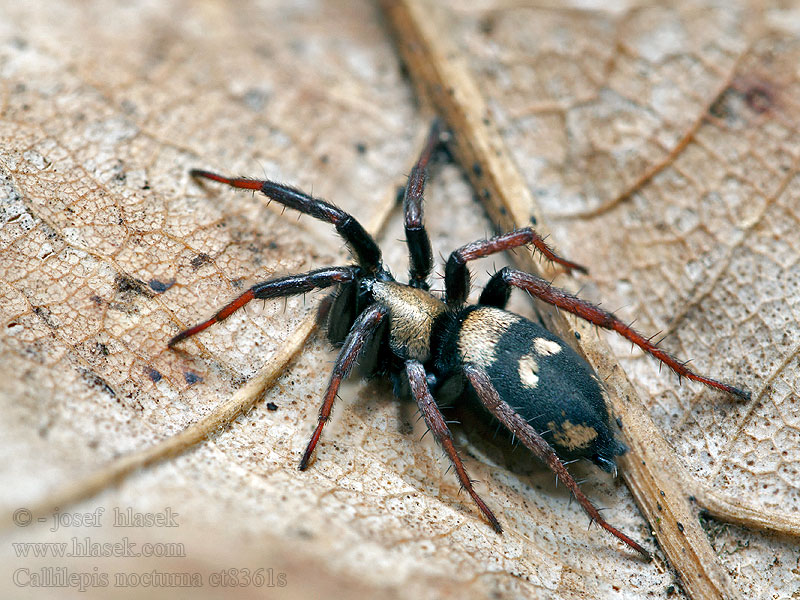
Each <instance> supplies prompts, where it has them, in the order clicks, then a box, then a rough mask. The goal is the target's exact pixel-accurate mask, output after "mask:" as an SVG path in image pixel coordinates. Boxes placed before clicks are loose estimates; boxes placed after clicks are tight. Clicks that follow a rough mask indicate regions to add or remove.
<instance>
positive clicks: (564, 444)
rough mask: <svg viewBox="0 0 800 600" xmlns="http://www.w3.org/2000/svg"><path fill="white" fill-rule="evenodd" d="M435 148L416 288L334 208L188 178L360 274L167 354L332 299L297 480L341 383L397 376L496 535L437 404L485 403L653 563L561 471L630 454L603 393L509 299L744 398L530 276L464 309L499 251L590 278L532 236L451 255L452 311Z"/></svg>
mask: <svg viewBox="0 0 800 600" xmlns="http://www.w3.org/2000/svg"><path fill="white" fill-rule="evenodd" d="M441 136H442V127H441V124H440V123H439V122H438V121H436V122H434V124H433V126H432V127H431V132H430V134H429V136H428V140H427V142H426V144H425V147H424V149H423V151H422V154H421V155H420V157H419V160H418V161H417V163H416V165H415V166H414V168H413V169H412V171H411V174H410V175H409V178H408V184H407V185H406V188H405V195H404V198H403V210H404V224H405V234H406V240H407V242H408V249H409V282H408V284H403V283H399V282H397V281H396V280H395V279H394V278H393V277H392V275H391V274H390V273H389V272H388V271H387V270H386V269H385V268H384V265H383V263H382V260H381V251H380V248H379V247H378V245H377V243H376V242H375V240H374V239H373V238H372V237H371V236H370V235H369V234H368V233H367V231H366V230H365V229H364V228H363V227H362V226H361V224H360V223H359V222H358V221H357V220H356V219H355V218H353V217H352V216H351V215H349V214H348V213H346V212H344V211H343V210H341V209H339V208H337V207H335V206H334V205H332V204H330V203H328V202H326V201H324V200H320V199H318V198H313V197H312V196H310V195H308V194H306V193H304V192H302V191H300V190H298V189H295V188H292V187H289V186H286V185H283V184H280V183H276V182H274V181H268V180H254V179H247V178H229V177H223V176H221V175H217V174H215V173H211V172H209V171H202V170H193V171H191V175H192V176H193V177H202V178H206V179H211V180H213V181H218V182H221V183H225V184H227V185H230V186H232V187H235V188H241V189H247V190H259V191H261V192H262V193H264V194H265V195H266V196H267V197H268V198H269V199H270V200H274V201H275V202H279V203H281V204H283V205H284V206H286V207H289V208H293V209H295V210H298V211H300V212H301V213H305V214H308V215H310V216H312V217H314V218H316V219H319V220H321V221H325V222H328V223H331V224H333V225H334V226H335V227H336V231H337V232H338V233H339V235H340V236H341V237H342V238H343V239H344V240H345V242H346V243H347V245H348V246H349V248H350V251H351V252H352V254H353V256H354V258H355V261H356V264H354V265H347V266H341V267H327V268H323V269H317V270H314V271H310V272H308V273H304V274H300V275H289V276H286V277H279V278H276V279H271V280H269V281H264V282H261V283H257V284H256V285H254V286H253V287H251V288H250V289H249V290H247V291H246V292H244V293H243V294H241V295H240V296H239V297H238V298H236V299H234V300H233V301H232V302H230V303H229V304H227V305H225V306H224V307H222V309H220V310H219V312H217V314H215V315H214V316H213V317H211V318H210V319H208V320H207V321H204V322H202V323H200V324H198V325H195V326H194V327H191V328H189V329H186V330H185V331H182V332H181V333H179V334H178V335H176V336H175V337H174V338H172V339H171V340H170V341H169V346H170V347H172V346H174V345H175V344H177V343H178V342H180V341H181V340H184V339H186V338H188V337H191V336H193V335H195V334H197V333H199V332H200V331H202V330H204V329H206V328H207V327H209V326H211V325H213V324H214V323H218V322H219V321H222V320H223V319H226V318H227V317H229V316H230V315H231V314H232V313H233V312H234V311H236V310H238V309H239V308H241V307H243V306H244V305H245V304H247V303H248V302H250V301H251V300H253V299H256V298H260V299H267V298H279V297H285V296H291V295H296V294H303V293H305V292H308V291H311V290H313V289H318V288H328V287H335V288H336V289H335V291H334V292H333V294H331V295H330V296H329V297H328V299H327V301H326V303H325V304H324V305H323V306H324V310H322V311H321V315H323V318H324V319H325V320H326V321H327V334H328V339H329V340H330V341H331V343H333V344H334V345H336V346H340V347H341V350H340V352H339V356H338V358H337V359H336V363H335V366H334V368H333V373H332V374H331V379H330V383H329V384H328V389H327V391H326V392H325V396H324V399H323V402H322V407H321V408H320V411H319V420H318V422H317V426H316V429H315V430H314V433H313V434H312V436H311V440H310V441H309V443H308V446H307V447H306V450H305V452H304V453H303V457H302V459H301V461H300V469H301V470H305V469H306V468H307V467H308V465H309V461H310V459H311V456H312V454H313V452H314V448H315V447H316V445H317V442H318V441H319V438H320V435H321V434H322V429H323V427H324V426H325V423H326V422H327V421H328V419H329V418H330V414H331V410H332V408H333V403H334V400H335V398H336V395H337V392H338V390H339V386H340V384H341V382H342V380H344V379H345V378H346V377H347V376H348V375H349V374H350V373H351V371H352V370H353V368H354V366H356V364H358V373H359V374H360V375H362V376H364V377H369V376H371V375H375V374H386V375H389V376H390V377H391V378H392V379H393V381H394V383H395V390H397V391H398V393H400V394H408V393H410V395H411V396H413V397H414V399H415V400H416V402H417V404H418V406H419V410H420V413H421V414H422V417H423V418H424V420H425V423H426V424H427V426H428V428H429V429H430V431H432V432H433V434H434V436H435V438H436V441H437V442H438V443H439V444H440V445H441V446H442V448H443V449H444V451H445V452H446V454H447V456H448V458H449V459H450V461H451V462H452V465H453V467H454V470H455V473H456V476H457V477H458V479H459V481H460V483H461V485H462V486H463V488H464V489H465V490H467V492H468V493H469V495H470V496H471V497H472V499H473V501H474V502H475V504H477V506H478V508H479V509H480V511H481V512H482V513H483V515H484V516H485V517H486V519H487V520H488V521H489V523H490V524H491V526H492V527H493V528H494V530H495V531H497V532H498V533H502V527H501V526H500V522H499V521H498V520H497V517H495V515H494V513H493V512H492V511H491V509H490V508H489V507H488V506H487V505H486V504H485V503H484V501H483V500H482V499H481V498H480V496H478V494H477V493H476V492H475V490H474V489H473V486H472V480H471V479H470V478H469V475H468V474H467V471H466V469H465V468H464V464H463V463H462V461H461V459H460V458H459V455H458V452H457V451H456V447H455V443H454V440H453V437H452V435H451V433H450V430H449V428H448V426H447V424H446V422H445V420H444V417H443V416H442V413H441V411H440V409H439V406H438V403H446V402H451V401H453V400H457V399H459V398H463V397H465V396H467V395H472V396H474V397H477V399H478V400H479V401H480V403H481V404H482V405H483V406H484V407H485V408H486V410H487V411H488V412H489V413H490V414H491V415H492V417H493V418H494V419H496V420H497V421H499V422H500V423H502V425H504V426H505V427H506V428H507V429H508V430H509V431H510V432H511V433H512V434H513V435H514V436H515V437H516V438H517V439H518V440H520V441H521V442H522V443H523V444H524V445H525V446H526V447H527V448H528V449H530V451H531V452H533V454H534V455H535V456H537V457H538V458H539V459H541V460H542V461H543V462H544V463H545V464H546V465H547V466H548V467H549V468H550V469H552V471H553V472H554V473H555V474H556V476H557V478H558V479H559V480H561V481H562V482H564V483H565V484H566V486H567V487H568V488H569V489H570V491H571V492H572V494H573V495H574V496H575V498H576V499H577V500H578V502H579V503H580V505H581V506H582V507H583V509H584V510H585V511H586V512H587V513H588V515H589V517H590V519H591V520H592V521H594V522H596V523H597V524H599V525H600V526H601V527H602V528H603V529H605V530H607V531H609V532H610V533H612V534H613V535H615V536H616V537H617V538H619V539H620V540H622V541H623V542H624V543H625V544H627V545H628V546H630V547H631V548H633V549H634V550H636V551H637V552H639V553H641V554H642V555H643V556H644V557H646V558H649V557H650V553H649V552H648V551H647V550H645V549H644V548H643V547H642V546H641V545H640V544H638V543H637V542H636V541H634V540H633V539H631V538H630V537H628V536H627V535H625V534H624V533H622V532H621V531H619V530H618V529H616V528H615V527H613V526H612V525H611V524H609V523H608V522H606V520H605V519H603V517H602V516H601V515H600V512H599V510H598V509H597V508H595V507H594V505H593V504H592V503H591V502H590V501H589V499H588V498H586V496H585V495H584V494H583V492H581V490H580V488H579V487H578V484H577V483H576V481H575V480H574V479H573V478H572V476H571V475H570V474H569V472H568V471H567V469H566V467H565V466H564V462H563V460H566V459H577V458H586V459H589V460H591V461H592V462H594V463H595V464H596V465H597V466H599V467H600V468H601V469H603V470H605V471H608V472H616V457H617V456H619V455H621V454H623V453H624V452H625V451H626V450H627V447H626V446H625V445H624V444H623V443H621V442H620V441H618V440H617V439H616V438H615V435H614V432H613V430H612V428H611V422H610V417H609V412H608V408H607V406H606V401H605V398H604V393H605V392H604V390H603V387H602V385H601V384H600V381H599V379H598V377H597V375H596V374H595V373H594V371H593V370H592V368H591V367H590V366H589V365H588V364H587V363H586V361H585V360H584V359H583V358H581V357H580V356H579V355H578V354H577V353H576V352H575V351H574V350H572V348H570V347H569V346H568V345H567V344H566V343H564V341H563V340H561V339H560V338H558V337H557V336H555V335H554V334H552V333H550V332H549V331H548V330H546V329H545V328H544V327H542V326H541V325H539V324H537V323H534V322H532V321H529V320H527V319H525V318H523V317H520V316H518V315H515V314H513V313H510V312H508V311H506V310H505V306H506V303H507V302H508V299H509V296H510V294H511V289H512V288H515V287H516V288H519V289H522V290H525V291H527V292H529V293H530V294H533V295H534V296H536V297H537V298H539V299H540V300H543V301H544V302H547V303H549V304H552V305H554V306H557V307H558V308H560V309H563V310H566V311H569V312H571V313H573V314H575V315H577V316H579V317H581V318H583V319H586V320H587V321H589V322H591V323H594V324H595V325H598V326H600V327H603V328H606V329H612V330H614V331H616V332H618V333H619V334H620V335H622V336H624V337H625V338H627V339H629V340H630V341H631V342H633V343H634V344H636V345H638V346H639V347H641V348H642V349H643V350H645V351H646V352H648V353H650V354H652V355H653V356H654V357H656V358H657V359H659V360H660V361H662V362H663V363H664V364H666V365H667V366H669V367H670V368H671V369H672V370H674V371H675V372H676V373H677V374H678V376H679V377H687V378H688V379H693V380H695V381H699V382H701V383H704V384H706V385H708V386H711V387H713V388H716V389H719V390H722V391H725V392H728V393H730V394H734V395H737V396H740V397H743V398H749V393H748V392H746V391H744V390H741V389H738V388H735V387H733V386H731V385H728V384H725V383H722V382H719V381H716V380H714V379H710V378H708V377H703V376H701V375H698V374H696V373H694V372H692V371H691V370H689V369H688V368H687V367H686V365H685V363H681V362H679V361H677V360H676V359H675V358H673V357H672V356H670V355H669V354H667V353H666V352H664V351H663V350H661V349H660V348H658V347H657V346H656V345H655V344H654V343H652V342H651V341H650V339H648V338H645V337H644V336H642V335H641V334H639V333H638V332H636V331H635V330H633V329H632V328H631V327H629V326H628V325H626V324H624V323H623V322H622V321H620V320H619V319H618V318H617V317H615V316H614V315H613V314H612V313H610V312H607V311H605V310H602V309H601V308H599V307H597V306H594V305H592V304H590V303H588V302H586V301H584V300H581V299H580V298H578V297H576V296H573V295H572V294H569V293H568V292H565V291H564V290H561V289H558V288H556V287H553V286H552V285H550V284H549V283H548V282H547V281H545V280H543V279H541V278H539V277H536V276H535V275H531V274H529V273H525V272H522V271H518V270H516V269H512V268H508V267H505V268H503V269H501V270H500V271H498V272H497V273H496V274H495V275H494V276H493V277H492V278H491V279H490V281H489V283H488V284H487V285H486V287H485V288H484V289H483V291H482V293H481V295H480V299H479V300H478V303H477V304H474V305H467V304H466V300H467V295H468V293H469V289H470V275H469V270H468V269H467V263H468V262H469V261H472V260H475V259H478V258H483V257H485V256H489V255H491V254H495V253H497V252H502V251H504V250H510V249H513V248H517V247H520V246H525V245H528V244H532V245H533V246H534V247H535V248H536V249H538V250H539V251H540V252H541V253H542V254H543V255H544V256H545V257H546V258H547V259H549V260H550V261H552V262H555V263H558V264H560V265H562V266H563V267H564V268H565V269H566V270H567V271H570V272H571V271H572V270H575V271H581V272H586V269H584V268H583V267H581V266H580V265H578V264H576V263H573V262H570V261H568V260H566V259H564V258H562V257H560V256H558V255H557V254H556V253H555V252H553V250H552V249H551V248H550V247H549V246H548V245H547V244H545V242H544V241H543V240H542V238H541V237H540V236H539V235H538V234H537V233H536V232H535V231H534V230H533V229H531V228H524V229H519V230H516V231H512V232H510V233H506V234H504V235H500V236H497V237H493V238H491V239H487V240H478V241H476V242H472V243H470V244H467V245H465V246H462V247H461V248H459V249H457V250H455V251H454V252H452V253H451V254H450V257H449V259H448V261H447V265H446V268H445V275H444V285H445V294H444V297H443V298H439V297H438V296H436V295H434V294H432V293H431V292H430V287H429V283H428V278H429V276H430V274H431V270H432V267H433V253H432V250H431V243H430V240H429V238H428V234H427V232H426V231H425V226H424V224H423V219H422V199H423V189H424V185H425V176H426V171H427V165H428V163H429V161H430V159H431V156H432V155H433V153H434V151H435V149H436V147H437V146H438V144H439V143H440V141H441Z"/></svg>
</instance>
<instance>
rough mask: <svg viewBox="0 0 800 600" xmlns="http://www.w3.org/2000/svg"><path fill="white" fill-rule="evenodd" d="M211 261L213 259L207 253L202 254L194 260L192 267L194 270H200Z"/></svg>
mask: <svg viewBox="0 0 800 600" xmlns="http://www.w3.org/2000/svg"><path fill="white" fill-rule="evenodd" d="M210 260H211V257H210V256H209V255H208V254H206V253H205V252H201V253H200V254H198V255H197V256H195V257H194V258H193V259H192V262H191V265H192V268H193V269H199V268H200V267H201V266H203V265H204V264H206V263H207V262H208V261H210Z"/></svg>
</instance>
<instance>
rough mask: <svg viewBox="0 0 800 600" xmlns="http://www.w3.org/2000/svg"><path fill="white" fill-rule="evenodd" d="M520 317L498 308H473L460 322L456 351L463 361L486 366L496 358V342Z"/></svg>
mask: <svg viewBox="0 0 800 600" xmlns="http://www.w3.org/2000/svg"><path fill="white" fill-rule="evenodd" d="M521 318H522V317H518V316H517V315H515V314H512V313H510V312H506V311H504V310H500V309H499V308H489V307H486V308H478V309H476V310H473V311H472V312H470V313H469V314H468V315H467V318H466V319H464V322H463V323H462V324H461V330H460V331H459V335H458V351H459V352H460V353H461V357H462V359H463V360H464V362H470V363H474V364H476V365H478V366H479V367H488V366H489V365H491V364H492V363H494V361H495V360H497V343H498V342H499V341H500V338H501V337H503V334H504V333H505V332H506V331H508V328H509V327H511V326H512V325H513V324H514V323H517V322H518V321H519V320H520V319H521Z"/></svg>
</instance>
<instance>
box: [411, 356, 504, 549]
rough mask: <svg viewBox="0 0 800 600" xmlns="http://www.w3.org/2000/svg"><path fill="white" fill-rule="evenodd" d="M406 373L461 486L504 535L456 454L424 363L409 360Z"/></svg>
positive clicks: (422, 410)
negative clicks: (430, 388) (429, 386)
mask: <svg viewBox="0 0 800 600" xmlns="http://www.w3.org/2000/svg"><path fill="white" fill-rule="evenodd" d="M406 373H407V374H408V381H409V383H410V384H411V392H412V394H413V395H414V399H415V400H416V401H417V404H418V405H419V410H420V413H421V414H422V418H423V419H425V423H426V424H427V425H428V429H429V430H430V431H432V432H433V435H434V437H435V438H436V441H437V442H439V444H440V445H441V446H442V448H443V449H444V451H445V452H446V453H447V456H448V457H449V458H450V462H452V463H453V467H454V468H455V471H456V475H457V476H458V480H459V481H460V482H461V485H462V486H463V488H464V489H465V490H467V492H469V495H470V496H471V497H472V499H473V500H474V501H475V504H477V505H478V508H479V509H480V510H481V512H482V513H483V514H484V516H485V517H486V519H487V520H488V521H489V523H491V525H492V528H493V529H494V530H495V531H496V532H497V533H503V528H502V527H501V526H500V522H499V521H498V520H497V517H495V516H494V513H492V511H491V510H490V509H489V507H488V506H486V503H485V502H484V501H483V500H482V499H481V497H480V496H478V494H477V493H476V492H475V490H474V489H473V487H472V480H471V479H470V478H469V475H468V474H467V470H466V469H465V468H464V464H463V463H462V462H461V458H459V456H458V452H456V447H455V442H454V441H453V435H452V434H451V433H450V429H449V428H448V427H447V423H445V420H444V417H443V416H442V413H441V411H440V410H439V407H438V406H437V405H436V401H435V400H434V399H433V396H431V392H430V390H429V389H428V383H427V381H426V378H425V368H424V367H423V366H422V363H420V362H418V361H416V360H407V361H406Z"/></svg>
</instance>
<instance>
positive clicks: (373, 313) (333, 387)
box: [300, 304, 389, 471]
mask: <svg viewBox="0 0 800 600" xmlns="http://www.w3.org/2000/svg"><path fill="white" fill-rule="evenodd" d="M387 314H389V311H388V309H387V308H386V307H384V306H382V305H380V304H372V305H370V306H369V307H367V308H366V309H365V310H364V312H362V313H361V314H360V315H359V316H358V318H357V319H356V321H355V323H353V327H352V328H351V329H350V333H348V334H347V338H346V339H345V340H344V345H343V346H342V349H341V350H340V351H339V356H338V357H337V358H336V364H335V365H334V367H333V372H332V373H331V380H330V383H328V389H327V390H326V391H325V397H324V399H323V401H322V406H321V407H320V409H319V421H318V422H317V427H316V429H314V433H313V435H312V436H311V440H310V441H309V442H308V446H306V451H305V452H304V453H303V458H302V459H301V460H300V470H301V471H305V470H306V468H307V467H308V462H309V460H311V454H312V453H313V452H314V448H315V447H316V446H317V442H318V441H319V436H320V435H321V434H322V428H323V427H325V423H327V422H328V419H330V416H331V410H332V409H333V401H334V400H336V394H337V393H338V392H339V386H340V385H341V383H342V381H343V380H344V379H345V378H346V377H347V376H348V375H349V374H350V371H352V370H353V367H354V366H355V364H356V362H357V361H358V358H359V356H361V351H362V350H363V349H364V344H365V343H366V342H367V340H369V338H370V337H371V336H372V335H373V334H374V333H375V330H376V329H377V328H378V325H380V323H381V321H382V320H383V319H384V317H386V315H387Z"/></svg>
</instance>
